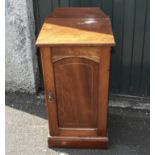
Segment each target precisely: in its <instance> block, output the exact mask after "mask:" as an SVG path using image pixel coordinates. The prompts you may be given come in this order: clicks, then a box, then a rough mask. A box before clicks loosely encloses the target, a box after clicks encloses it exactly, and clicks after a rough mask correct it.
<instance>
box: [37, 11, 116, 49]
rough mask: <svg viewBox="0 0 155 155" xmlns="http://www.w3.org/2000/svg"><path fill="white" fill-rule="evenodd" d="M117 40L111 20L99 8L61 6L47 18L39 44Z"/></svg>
mask: <svg viewBox="0 0 155 155" xmlns="http://www.w3.org/2000/svg"><path fill="white" fill-rule="evenodd" d="M114 44H115V40H114V37H113V32H112V28H111V22H110V19H109V17H108V16H107V15H105V14H104V13H103V12H102V11H101V10H100V9H99V8H60V9H56V10H55V11H54V12H53V13H52V14H50V15H49V16H48V17H47V18H46V19H45V22H44V24H43V26H42V28H41V31H40V33H39V36H38V39H37V42H36V45H37V46H56V45H57V46H58V45H90V46H92V45H96V46H98V45H109V46H113V45H114Z"/></svg>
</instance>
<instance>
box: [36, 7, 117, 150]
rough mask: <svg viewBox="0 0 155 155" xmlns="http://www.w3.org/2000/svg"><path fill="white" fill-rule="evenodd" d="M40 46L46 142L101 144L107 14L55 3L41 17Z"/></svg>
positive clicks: (109, 37)
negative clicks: (45, 114) (46, 118)
mask: <svg viewBox="0 0 155 155" xmlns="http://www.w3.org/2000/svg"><path fill="white" fill-rule="evenodd" d="M36 45H37V46H38V47H40V52H41V59H42V68H43V77H44V87H45V98H46V105H47V112H48V121H49V137H48V146H49V147H73V148H77V147H78V148H107V145H108V132H107V112H108V85H109V66H110V54H111V52H110V51H111V47H112V46H114V45H115V40H114V37H113V33H112V28H111V22H110V19H109V17H108V16H107V15H106V14H104V13H103V12H102V11H101V10H100V9H99V8H58V9H56V10H55V11H54V12H52V13H51V14H50V15H49V16H48V17H47V18H46V19H45V22H44V24H43V26H42V29H41V31H40V34H39V36H38V39H37V42H36Z"/></svg>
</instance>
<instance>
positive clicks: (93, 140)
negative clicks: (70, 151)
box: [48, 136, 108, 149]
mask: <svg viewBox="0 0 155 155" xmlns="http://www.w3.org/2000/svg"><path fill="white" fill-rule="evenodd" d="M48 147H62V148H98V149H106V148H107V147H108V137H61V136H50V137H48Z"/></svg>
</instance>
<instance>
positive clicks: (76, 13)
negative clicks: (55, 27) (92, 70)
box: [48, 7, 108, 18]
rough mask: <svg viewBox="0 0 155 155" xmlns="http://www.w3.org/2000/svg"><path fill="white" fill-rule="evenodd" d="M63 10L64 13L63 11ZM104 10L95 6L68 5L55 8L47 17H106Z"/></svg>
mask: <svg viewBox="0 0 155 155" xmlns="http://www.w3.org/2000/svg"><path fill="white" fill-rule="evenodd" d="M64 12H65V13H64ZM106 17H108V16H107V15H106V14H105V13H104V12H102V11H101V10H100V8H97V7H91V8H90V7H82V8H81V7H70V8H69V9H68V8H58V9H55V10H54V11H53V12H52V13H51V14H50V15H49V16H48V18H106Z"/></svg>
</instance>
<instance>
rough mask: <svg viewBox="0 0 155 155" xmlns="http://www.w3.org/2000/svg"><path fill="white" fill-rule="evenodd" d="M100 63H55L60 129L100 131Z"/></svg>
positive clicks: (75, 60)
mask: <svg viewBox="0 0 155 155" xmlns="http://www.w3.org/2000/svg"><path fill="white" fill-rule="evenodd" d="M98 67H99V66H98V63H97V62H95V61H92V60H89V59H86V58H79V57H70V58H64V59H60V60H59V61H56V62H55V63H54V77H55V87H56V102H57V115H58V126H59V127H60V128H90V127H91V128H97V119H98V115H97V111H98Z"/></svg>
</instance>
